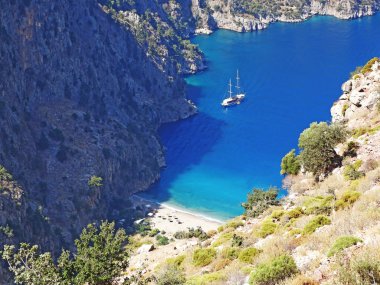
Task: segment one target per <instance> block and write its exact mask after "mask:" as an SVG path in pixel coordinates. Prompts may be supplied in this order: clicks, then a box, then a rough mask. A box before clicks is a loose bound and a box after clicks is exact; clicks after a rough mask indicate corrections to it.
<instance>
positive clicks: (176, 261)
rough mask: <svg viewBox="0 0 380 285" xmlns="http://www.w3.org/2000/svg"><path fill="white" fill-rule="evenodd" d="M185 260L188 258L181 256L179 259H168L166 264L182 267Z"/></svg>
mask: <svg viewBox="0 0 380 285" xmlns="http://www.w3.org/2000/svg"><path fill="white" fill-rule="evenodd" d="M185 258H186V256H185V255H179V256H177V257H172V258H168V259H166V264H167V265H168V266H176V267H181V266H182V263H183V261H184V260H185Z"/></svg>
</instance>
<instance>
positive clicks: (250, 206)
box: [242, 187, 280, 217]
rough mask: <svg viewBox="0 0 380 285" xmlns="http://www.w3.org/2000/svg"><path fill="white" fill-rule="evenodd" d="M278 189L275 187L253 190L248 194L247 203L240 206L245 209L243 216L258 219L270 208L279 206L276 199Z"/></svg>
mask: <svg viewBox="0 0 380 285" xmlns="http://www.w3.org/2000/svg"><path fill="white" fill-rule="evenodd" d="M277 195H278V189H277V188H276V187H272V188H269V189H268V190H264V189H253V191H252V192H251V193H249V194H248V197H247V202H246V203H243V204H242V206H243V208H244V209H245V215H247V216H248V217H258V216H259V215H261V214H262V213H263V212H264V211H265V210H267V209H268V208H269V207H270V206H276V205H279V204H280V201H279V200H278V199H277Z"/></svg>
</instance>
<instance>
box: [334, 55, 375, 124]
mask: <svg viewBox="0 0 380 285" xmlns="http://www.w3.org/2000/svg"><path fill="white" fill-rule="evenodd" d="M342 91H343V94H342V95H341V96H340V98H339V100H338V101H337V102H335V104H334V106H333V107H332V108H331V116H332V121H333V122H347V124H348V126H349V127H355V126H356V125H358V123H357V121H358V120H362V119H363V117H364V116H365V115H367V114H368V113H369V112H370V111H372V110H373V109H374V108H375V107H377V106H378V104H379V102H380V61H379V60H378V59H376V58H375V59H373V60H371V61H370V62H369V63H367V65H366V66H365V67H363V68H362V69H361V70H359V72H358V73H357V74H354V75H353V76H352V77H351V79H350V80H348V81H347V82H345V83H344V84H343V85H342ZM359 123H360V124H362V125H364V124H363V122H359Z"/></svg>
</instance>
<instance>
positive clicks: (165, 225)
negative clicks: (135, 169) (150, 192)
mask: <svg viewBox="0 0 380 285" xmlns="http://www.w3.org/2000/svg"><path fill="white" fill-rule="evenodd" d="M131 199H132V202H133V204H134V206H135V207H140V208H144V209H146V213H147V218H149V220H150V223H151V225H152V227H154V228H157V229H159V230H161V231H165V232H166V233H167V235H172V234H174V233H175V232H177V231H184V230H187V229H188V228H197V227H201V228H202V229H203V230H204V231H205V232H208V231H210V230H216V229H217V228H218V227H219V226H220V225H221V224H223V222H222V221H218V220H214V219H211V218H207V217H204V216H202V215H198V214H196V213H191V212H188V211H186V210H182V209H179V208H176V207H172V206H169V205H166V204H159V203H156V202H153V201H149V200H146V199H144V198H142V197H140V196H137V195H133V196H132V197H131Z"/></svg>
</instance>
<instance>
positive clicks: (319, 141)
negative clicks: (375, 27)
mask: <svg viewBox="0 0 380 285" xmlns="http://www.w3.org/2000/svg"><path fill="white" fill-rule="evenodd" d="M342 90H343V92H344V94H343V95H342V96H341V97H340V99H339V100H338V101H337V102H336V103H335V104H334V106H333V107H332V119H333V121H334V124H331V125H329V124H327V123H319V124H316V123H314V124H312V125H311V127H310V128H309V129H307V130H305V131H304V132H303V133H302V134H301V136H300V140H299V148H300V153H299V154H298V155H296V152H295V151H292V152H290V153H289V154H288V155H286V156H285V158H284V160H283V163H282V173H284V174H285V175H286V176H285V178H284V187H285V188H287V189H288V191H289V195H288V196H287V197H286V198H285V199H283V200H281V201H279V200H276V199H275V197H276V195H277V190H276V189H273V188H272V189H269V190H268V191H267V192H262V190H260V189H258V190H257V189H256V190H255V191H253V192H252V193H249V195H248V199H247V202H246V203H244V204H243V207H244V208H245V209H246V212H245V215H244V216H241V217H237V218H236V219H234V220H232V221H229V222H228V223H226V224H225V225H223V226H221V227H219V228H218V231H210V232H207V233H205V232H204V231H202V230H201V229H190V230H188V231H182V232H177V233H174V234H171V233H162V232H160V231H159V230H160V229H150V228H149V227H147V226H145V228H144V227H140V230H141V233H140V234H139V235H136V236H134V237H133V238H130V245H129V247H128V248H129V250H130V252H131V260H130V264H131V266H130V268H129V269H128V271H127V276H128V277H129V278H131V277H132V279H133V278H134V277H133V276H135V277H136V278H137V279H139V280H140V282H143V281H142V280H145V281H146V282H147V284H187V285H201V284H256V285H271V284H282V285H301V284H303V285H305V284H311V285H316V284H335V285H336V284H338V285H348V284H350V285H359V284H360V285H371V284H379V283H380V255H379V251H378V247H379V245H380V211H379V205H380V165H379V160H380V149H379V145H380V136H379V133H380V132H379V130H380V108H379V106H380V101H379V100H380V60H379V59H377V58H375V59H373V60H371V61H369V62H368V63H367V64H366V65H365V66H364V67H360V68H358V69H357V70H356V72H354V73H353V74H352V77H351V79H350V80H349V81H348V82H346V83H345V84H343V86H342ZM329 144H331V149H330V146H328V149H326V146H327V145H329ZM310 147H311V148H312V149H311V150H310ZM315 149H317V151H316V152H314V150H315ZM320 149H322V150H326V151H324V152H323V153H319V152H318V151H319V150H320ZM305 159H307V162H308V163H306V162H305ZM326 163H327V164H329V165H330V166H332V167H324V166H325V164H326ZM316 165H318V167H319V168H313V167H315V166H316ZM308 169H310V171H307V170H308ZM148 221H149V219H148ZM155 235H157V236H156V237H154V238H152V236H155ZM162 235H166V236H167V237H168V239H167V240H166V242H163V238H162ZM167 243H168V244H167ZM165 244H167V245H165ZM152 280H153V281H152ZM133 284H135V283H133ZM136 284H137V283H136Z"/></svg>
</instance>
